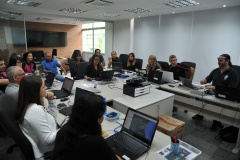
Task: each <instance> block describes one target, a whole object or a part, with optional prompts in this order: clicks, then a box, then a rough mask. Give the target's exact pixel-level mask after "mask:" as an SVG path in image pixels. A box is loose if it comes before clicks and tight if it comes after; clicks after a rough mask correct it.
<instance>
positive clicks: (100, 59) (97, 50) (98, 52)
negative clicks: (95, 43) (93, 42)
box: [89, 49, 105, 67]
mask: <svg viewBox="0 0 240 160" xmlns="http://www.w3.org/2000/svg"><path fill="white" fill-rule="evenodd" d="M95 54H97V55H98V56H99V63H100V65H101V66H102V67H105V61H104V58H103V56H102V55H101V51H100V49H95ZM89 63H90V64H91V63H92V57H91V58H89Z"/></svg>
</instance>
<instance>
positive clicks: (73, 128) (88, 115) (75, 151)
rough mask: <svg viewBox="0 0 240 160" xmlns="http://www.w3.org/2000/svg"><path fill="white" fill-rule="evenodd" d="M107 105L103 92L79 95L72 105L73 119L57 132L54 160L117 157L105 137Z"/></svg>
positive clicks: (71, 116)
mask: <svg viewBox="0 0 240 160" xmlns="http://www.w3.org/2000/svg"><path fill="white" fill-rule="evenodd" d="M105 107H106V104H105V102H104V100H103V97H102V96H100V95H95V94H86V95H84V96H82V97H80V98H78V99H77V100H76V101H75V103H74V105H73V107H72V113H71V115H70V118H69V121H68V122H67V123H66V124H65V125H64V126H63V127H62V128H61V129H60V130H59V131H58V133H57V137H56V140H55V146H54V149H53V154H52V160H69V159H89V160H90V159H104V160H117V159H118V158H117V156H116V155H115V154H114V152H113V150H112V149H111V147H110V146H109V145H108V143H107V142H106V141H105V139H104V138H103V137H102V128H101V123H102V122H103V120H104V112H105Z"/></svg>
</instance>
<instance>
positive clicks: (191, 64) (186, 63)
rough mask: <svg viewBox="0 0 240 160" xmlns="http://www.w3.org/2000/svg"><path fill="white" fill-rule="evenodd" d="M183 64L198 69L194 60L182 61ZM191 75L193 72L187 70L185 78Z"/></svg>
mask: <svg viewBox="0 0 240 160" xmlns="http://www.w3.org/2000/svg"><path fill="white" fill-rule="evenodd" d="M181 64H184V65H186V66H189V67H192V68H194V69H196V63H194V62H186V61H183V62H181ZM190 75H191V72H190V71H185V76H186V77H185V78H188V79H189V78H190Z"/></svg>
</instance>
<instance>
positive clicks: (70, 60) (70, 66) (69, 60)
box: [68, 58, 75, 77]
mask: <svg viewBox="0 0 240 160" xmlns="http://www.w3.org/2000/svg"><path fill="white" fill-rule="evenodd" d="M73 64H74V59H72V58H71V59H70V58H68V65H69V69H70V74H71V77H75V73H74V72H73Z"/></svg>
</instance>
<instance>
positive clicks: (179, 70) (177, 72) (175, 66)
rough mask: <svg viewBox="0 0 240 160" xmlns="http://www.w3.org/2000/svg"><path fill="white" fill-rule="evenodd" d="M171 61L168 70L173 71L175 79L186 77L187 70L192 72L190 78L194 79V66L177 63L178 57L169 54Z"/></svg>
mask: <svg viewBox="0 0 240 160" xmlns="http://www.w3.org/2000/svg"><path fill="white" fill-rule="evenodd" d="M169 62H170V64H171V65H170V66H169V67H168V70H169V71H170V72H173V75H174V79H175V80H180V78H179V77H184V78H185V77H186V76H185V71H186V70H187V71H190V72H191V74H190V78H189V79H190V80H191V81H192V79H193V75H194V72H195V69H194V68H192V67H189V66H186V65H183V64H180V63H177V58H176V56H175V55H171V56H169Z"/></svg>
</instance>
